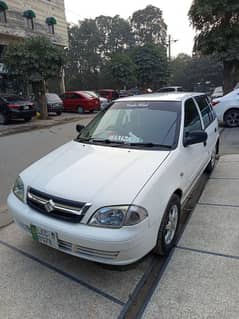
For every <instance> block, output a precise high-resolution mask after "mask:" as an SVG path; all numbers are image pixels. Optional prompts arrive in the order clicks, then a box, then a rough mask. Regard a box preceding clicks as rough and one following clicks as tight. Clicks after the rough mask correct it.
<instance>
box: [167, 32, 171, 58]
mask: <svg viewBox="0 0 239 319" xmlns="http://www.w3.org/2000/svg"><path fill="white" fill-rule="evenodd" d="M171 41H172V40H171V35H170V34H169V36H168V60H169V62H170V61H171Z"/></svg>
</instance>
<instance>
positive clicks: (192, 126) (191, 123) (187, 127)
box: [184, 99, 202, 135]
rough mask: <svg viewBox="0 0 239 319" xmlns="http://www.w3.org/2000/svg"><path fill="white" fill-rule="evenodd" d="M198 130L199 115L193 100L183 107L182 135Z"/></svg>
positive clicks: (200, 128) (199, 125) (200, 126)
mask: <svg viewBox="0 0 239 319" xmlns="http://www.w3.org/2000/svg"><path fill="white" fill-rule="evenodd" d="M198 130H202V122H201V119H200V115H199V112H198V109H197V107H196V104H195V103H194V101H193V99H189V100H187V101H186V102H185V107H184V134H186V135H187V134H188V133H190V132H193V131H198Z"/></svg>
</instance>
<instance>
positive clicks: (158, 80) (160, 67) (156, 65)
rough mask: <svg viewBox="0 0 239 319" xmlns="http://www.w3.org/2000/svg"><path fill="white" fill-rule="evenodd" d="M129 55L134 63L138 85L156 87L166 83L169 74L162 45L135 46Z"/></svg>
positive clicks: (165, 53)
mask: <svg viewBox="0 0 239 319" xmlns="http://www.w3.org/2000/svg"><path fill="white" fill-rule="evenodd" d="M130 55H131V58H132V61H133V62H134V63H135V65H136V77H137V80H138V85H139V86H140V87H142V88H144V89H146V88H148V87H151V88H154V89H157V88H158V87H159V86H161V85H162V84H165V83H167V80H168V76H169V72H168V62H167V52H166V49H165V48H164V47H163V46H160V45H145V46H143V47H136V48H134V49H133V50H132V51H131V52H130Z"/></svg>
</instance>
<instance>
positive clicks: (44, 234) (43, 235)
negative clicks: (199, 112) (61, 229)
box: [30, 225, 58, 248]
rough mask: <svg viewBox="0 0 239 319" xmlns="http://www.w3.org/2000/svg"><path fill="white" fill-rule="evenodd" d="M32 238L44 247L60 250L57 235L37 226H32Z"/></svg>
mask: <svg viewBox="0 0 239 319" xmlns="http://www.w3.org/2000/svg"><path fill="white" fill-rule="evenodd" d="M30 231H31V235H32V238H33V239H34V240H35V241H38V242H39V243H42V244H44V245H47V246H50V247H54V248H58V240H57V233H55V232H51V231H49V230H46V229H42V228H40V227H38V226H35V225H30Z"/></svg>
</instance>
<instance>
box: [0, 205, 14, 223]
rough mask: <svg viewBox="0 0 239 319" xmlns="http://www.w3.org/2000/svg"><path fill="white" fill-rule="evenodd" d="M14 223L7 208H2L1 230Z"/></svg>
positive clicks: (0, 215) (0, 214)
mask: <svg viewBox="0 0 239 319" xmlns="http://www.w3.org/2000/svg"><path fill="white" fill-rule="evenodd" d="M12 222H13V218H12V216H11V215H10V214H9V212H8V209H7V206H1V207H0V228H2V227H5V226H8V225H9V224H11V223H12Z"/></svg>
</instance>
